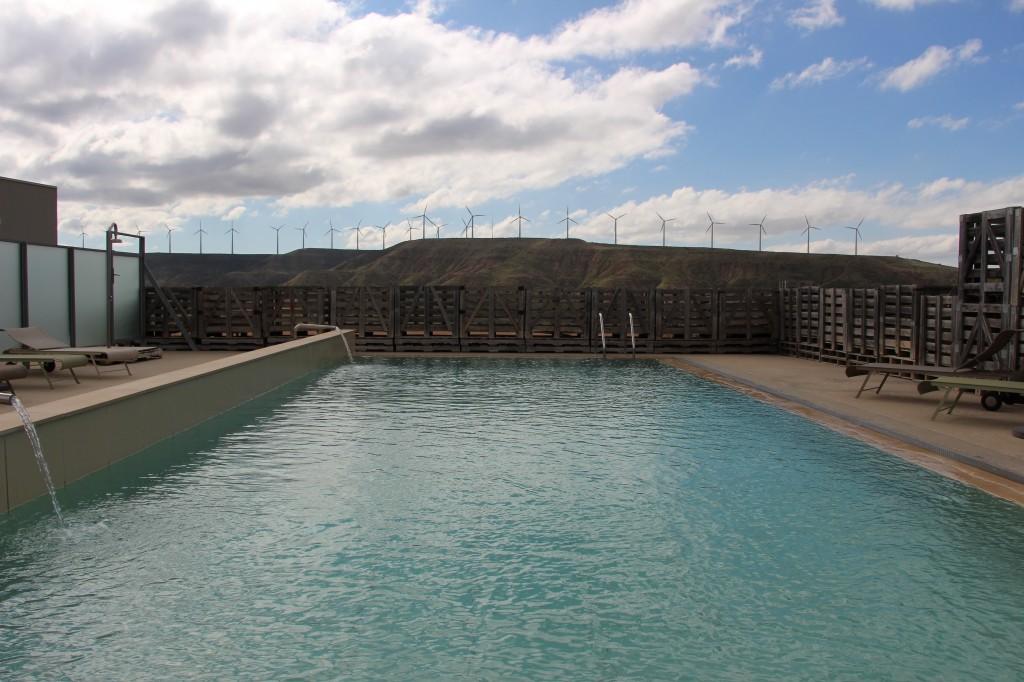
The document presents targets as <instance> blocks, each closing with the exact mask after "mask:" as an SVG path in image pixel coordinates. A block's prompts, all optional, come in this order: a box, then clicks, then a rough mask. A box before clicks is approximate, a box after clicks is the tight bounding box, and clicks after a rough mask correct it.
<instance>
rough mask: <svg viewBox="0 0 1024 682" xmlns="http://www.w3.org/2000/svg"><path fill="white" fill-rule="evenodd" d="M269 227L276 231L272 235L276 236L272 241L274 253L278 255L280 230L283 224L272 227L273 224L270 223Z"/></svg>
mask: <svg viewBox="0 0 1024 682" xmlns="http://www.w3.org/2000/svg"><path fill="white" fill-rule="evenodd" d="M270 229H271V230H273V231H274V232H275V233H276V234H275V235H274V236H275V237H276V238H277V239H276V240H275V241H274V253H276V254H277V255H279V256H280V255H281V230H283V229H284V225H278V226H277V227H274V226H273V225H271V226H270Z"/></svg>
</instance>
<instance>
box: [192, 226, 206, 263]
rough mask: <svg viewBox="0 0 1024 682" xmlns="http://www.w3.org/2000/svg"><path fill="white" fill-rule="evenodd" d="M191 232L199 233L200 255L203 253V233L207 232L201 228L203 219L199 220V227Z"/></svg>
mask: <svg viewBox="0 0 1024 682" xmlns="http://www.w3.org/2000/svg"><path fill="white" fill-rule="evenodd" d="M193 234H198V235H199V253H200V255H202V253H203V235H204V234H208V233H207V231H206V230H204V229H203V221H202V220H200V221H199V229H198V230H196V231H195V232H193Z"/></svg>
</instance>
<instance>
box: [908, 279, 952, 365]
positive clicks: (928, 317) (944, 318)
mask: <svg viewBox="0 0 1024 682" xmlns="http://www.w3.org/2000/svg"><path fill="white" fill-rule="evenodd" d="M956 302H957V298H956V296H953V295H952V294H939V293H932V294H929V293H925V292H922V293H921V294H920V295H919V297H918V305H917V321H918V329H917V335H916V336H917V352H916V363H917V364H921V365H934V366H937V367H953V366H955V365H956V334H955V327H954V318H955V313H956Z"/></svg>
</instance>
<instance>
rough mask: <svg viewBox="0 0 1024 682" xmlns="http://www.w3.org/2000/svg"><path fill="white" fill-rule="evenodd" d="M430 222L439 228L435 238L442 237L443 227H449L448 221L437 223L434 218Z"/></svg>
mask: <svg viewBox="0 0 1024 682" xmlns="http://www.w3.org/2000/svg"><path fill="white" fill-rule="evenodd" d="M430 222H431V223H433V225H434V227H435V228H437V233H436V235H435V238H437V239H440V238H441V228H443V227H448V223H441V224H437V223H435V222H434V221H433V220H431V221H430Z"/></svg>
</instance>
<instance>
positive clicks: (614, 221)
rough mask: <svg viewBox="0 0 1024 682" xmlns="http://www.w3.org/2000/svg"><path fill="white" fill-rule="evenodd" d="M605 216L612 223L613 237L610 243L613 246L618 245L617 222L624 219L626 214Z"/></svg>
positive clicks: (607, 214)
mask: <svg viewBox="0 0 1024 682" xmlns="http://www.w3.org/2000/svg"><path fill="white" fill-rule="evenodd" d="M605 215H606V216H608V217H609V218H611V219H612V223H613V225H612V230H613V235H614V236H613V240H612V243H613V244H618V243H619V220H620V219H622V218H624V217H625V216H626V214H625V213H623V214H622V215H612V214H611V213H605Z"/></svg>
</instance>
